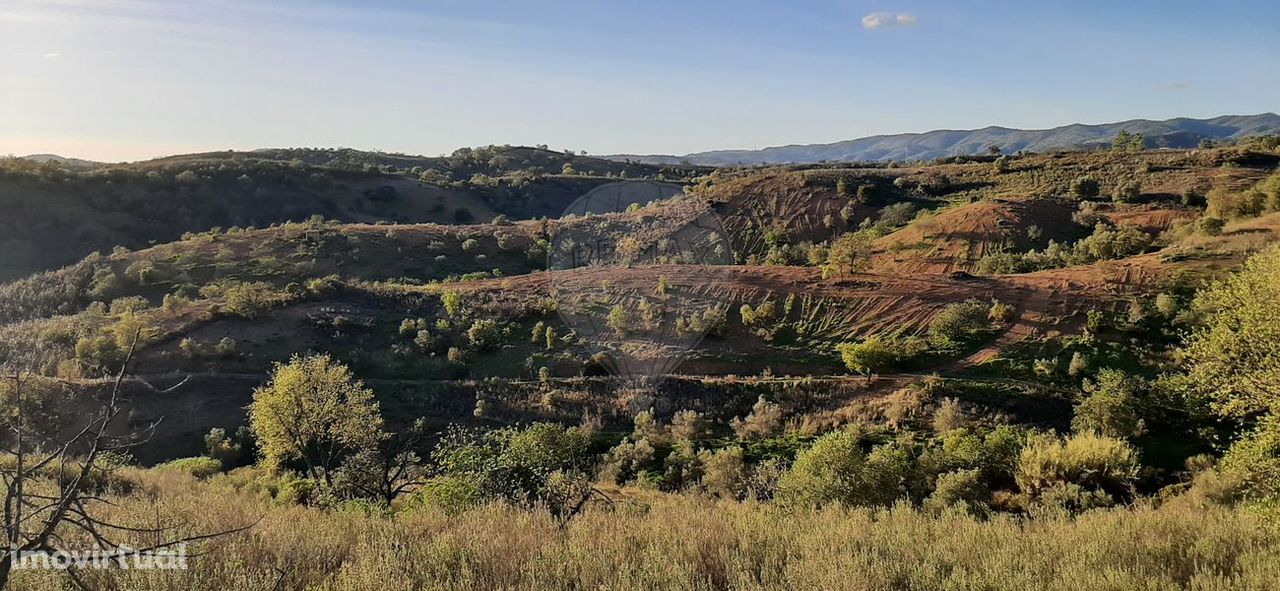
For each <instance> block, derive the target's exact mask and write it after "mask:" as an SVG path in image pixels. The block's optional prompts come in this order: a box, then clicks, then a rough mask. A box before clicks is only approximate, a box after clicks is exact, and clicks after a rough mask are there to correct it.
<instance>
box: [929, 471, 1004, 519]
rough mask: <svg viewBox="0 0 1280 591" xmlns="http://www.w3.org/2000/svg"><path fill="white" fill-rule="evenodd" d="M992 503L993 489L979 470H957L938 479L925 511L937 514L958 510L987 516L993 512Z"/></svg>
mask: <svg viewBox="0 0 1280 591" xmlns="http://www.w3.org/2000/svg"><path fill="white" fill-rule="evenodd" d="M990 501H991V489H989V488H987V485H986V483H985V482H983V479H982V475H981V473H980V472H979V471H978V470H957V471H955V472H948V473H946V474H943V475H941V476H939V477H938V482H937V485H936V486H935V488H934V490H933V493H931V494H930V495H929V496H928V497H927V498H926V499H925V500H924V504H923V509H924V510H925V511H929V512H931V513H934V514H937V513H942V512H945V511H948V510H953V509H957V508H958V509H960V510H963V511H965V512H966V513H969V514H971V515H986V514H988V513H990V512H991V506H990Z"/></svg>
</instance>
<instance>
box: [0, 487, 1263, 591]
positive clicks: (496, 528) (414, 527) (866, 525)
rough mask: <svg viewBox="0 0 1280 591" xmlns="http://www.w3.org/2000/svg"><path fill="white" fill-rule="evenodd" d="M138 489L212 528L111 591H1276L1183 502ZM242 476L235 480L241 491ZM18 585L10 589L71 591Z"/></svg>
mask: <svg viewBox="0 0 1280 591" xmlns="http://www.w3.org/2000/svg"><path fill="white" fill-rule="evenodd" d="M131 477H132V478H134V479H136V480H138V481H139V483H140V484H139V485H138V486H136V487H135V488H134V490H133V492H132V493H131V495H130V496H129V497H126V498H123V499H121V500H122V501H123V502H122V503H121V504H120V506H119V507H118V508H115V509H112V510H111V513H113V514H114V515H113V517H115V518H117V519H121V520H125V521H129V522H131V523H137V524H143V523H152V524H153V523H154V522H155V520H156V516H157V515H160V516H171V517H176V518H181V519H183V520H188V521H189V524H188V525H187V526H186V527H188V528H190V530H191V531H200V530H204V531H209V530H213V529H219V528H225V527H228V526H235V525H240V524H244V523H252V522H254V521H256V520H259V519H260V520H261V521H260V522H258V523H257V525H256V526H255V527H254V528H253V529H252V530H251V531H250V532H249V533H246V534H240V535H236V536H232V537H228V538H224V539H220V540H217V541H215V542H212V543H209V544H206V546H205V547H204V548H203V551H204V552H205V554H204V555H203V556H200V557H198V558H196V559H195V560H194V562H193V567H192V569H191V570H189V571H185V572H165V573H156V572H150V573H148V572H143V571H111V572H100V573H92V574H91V578H92V579H93V580H94V582H95V583H96V584H97V585H98V586H100V587H102V588H120V589H138V590H152V589H154V590H161V589H163V590H183V591H186V590H201V589H264V590H267V589H318V590H339V589H350V590H368V589H378V590H385V591H393V590H402V589H403V590H409V589H859V590H862V589H867V590H870V589H930V590H933V589H1027V590H1031V589H1036V590H1039V589H1064V590H1067V589H1070V590H1076V589H1268V588H1272V587H1273V585H1274V582H1275V581H1276V580H1280V538H1278V537H1277V536H1276V534H1277V522H1276V521H1275V520H1274V519H1273V518H1269V517H1266V516H1264V515H1261V514H1257V513H1252V512H1248V511H1232V510H1228V509H1222V508H1215V507H1199V506H1195V505H1193V504H1191V503H1189V502H1174V503H1169V504H1166V505H1165V506H1163V507H1161V508H1154V507H1146V506H1143V507H1138V508H1133V509H1116V510H1108V511H1095V512H1092V513H1088V514H1085V515H1084V516H1082V517H1078V518H1075V519H1070V518H1066V517H1061V518H1055V517H1047V518H1039V519H1037V520H1034V521H1028V520H1021V519H1017V518H1013V517H1007V516H1001V517H997V518H994V519H992V520H989V521H982V520H977V519H974V518H971V517H968V516H965V515H959V514H953V515H943V516H941V517H931V516H929V515H927V514H924V513H921V512H919V511H917V510H914V509H911V508H908V507H900V508H897V509H893V510H889V511H867V510H859V511H843V510H835V509H832V510H825V511H822V512H817V513H784V512H782V511H780V510H778V509H776V508H774V507H771V506H768V505H757V504H737V503H724V502H713V501H709V500H704V499H698V498H692V497H673V496H663V495H656V494H651V495H646V496H642V497H635V498H636V499H637V500H630V501H626V502H619V503H618V504H616V505H615V506H614V507H613V508H612V509H606V508H596V509H593V510H590V511H588V512H587V513H586V514H585V515H583V516H581V517H579V518H578V519H576V520H574V521H572V522H571V523H569V525H568V526H567V527H565V528H560V527H558V526H557V525H556V524H555V523H554V522H553V521H552V520H551V519H550V518H549V517H547V516H546V515H544V514H541V513H535V512H529V511H525V510H521V509H515V508H510V507H504V506H490V507H486V508H482V509H478V510H474V511H471V512H468V513H464V514H461V515H457V516H450V515H446V514H444V513H440V512H437V511H434V510H416V511H402V512H399V513H396V514H394V515H385V514H381V513H378V512H368V511H362V510H356V509H347V510H329V511H324V510H320V509H315V508H307V507H298V506H281V505H277V504H274V503H273V502H272V501H270V500H269V499H268V497H267V496H266V495H265V494H264V493H263V492H262V491H257V492H255V491H253V490H251V489H252V487H245V488H242V489H236V488H233V487H232V486H231V485H230V483H231V479H230V478H226V477H224V478H221V479H215V480H213V481H210V482H204V483H202V482H197V481H195V480H192V479H191V478H190V477H187V476H185V475H182V474H178V473H175V472H171V471H170V472H159V471H150V472H140V471H139V472H135V473H132V474H131ZM246 480H247V479H243V478H242V479H240V483H241V484H243V483H244V482H245V481H246ZM61 585H62V579H61V578H60V577H59V576H58V575H57V574H56V573H45V572H33V571H23V572H19V573H18V574H17V576H16V579H15V580H14V581H13V583H12V586H11V588H12V589H15V590H40V591H43V590H46V589H53V588H60V586H61Z"/></svg>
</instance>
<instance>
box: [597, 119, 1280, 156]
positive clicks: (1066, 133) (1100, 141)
mask: <svg viewBox="0 0 1280 591" xmlns="http://www.w3.org/2000/svg"><path fill="white" fill-rule="evenodd" d="M1121 131H1128V132H1129V133H1140V134H1142V135H1143V137H1144V138H1145V140H1146V145H1147V147H1149V148H1194V147H1196V146H1197V145H1198V144H1199V143H1200V140H1203V139H1211V140H1234V139H1240V138H1244V137H1249V136H1256V135H1267V134H1275V133H1280V115H1276V114H1275V113H1263V114H1261V115H1228V116H1223V117H1214V118H1212V119H1188V118H1185V117H1179V118H1177V119H1168V120H1165V121H1151V120H1148V119H1133V120H1130V121H1121V122H1119V123H1105V124H1101V125H1083V124H1075V125H1064V126H1062V127H1055V128H1053V129H1009V128H1007V127H985V128H983V129H975V130H969V131H957V130H938V131H930V132H926V133H901V134H896V135H877V136H871V137H865V138H861V139H856V140H848V141H843V142H836V143H832V144H805V145H790V146H778V147H773V148H764V149H762V150H713V151H710V152H698V153H694V154H686V155H684V156H668V155H632V154H618V155H613V156H606V158H609V159H612V160H632V161H636V162H641V163H645V164H678V163H681V162H688V163H690V164H696V165H704V166H731V165H735V164H803V163H815V162H823V161H830V162H869V161H877V160H899V161H904V160H905V161H910V160H932V159H934V158H941V157H945V156H967V155H973V154H983V153H986V152H987V148H988V147H989V146H993V145H994V146H998V147H999V148H1000V149H1001V151H1003V152H1004V153H1006V154H1012V153H1014V152H1018V151H1021V150H1026V151H1029V152H1047V151H1052V150H1063V149H1087V148H1092V147H1100V146H1108V145H1110V144H1111V140H1112V139H1113V138H1114V137H1115V136H1116V134H1117V133H1120V132H1121Z"/></svg>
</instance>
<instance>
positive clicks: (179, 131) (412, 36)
mask: <svg viewBox="0 0 1280 591" xmlns="http://www.w3.org/2000/svg"><path fill="white" fill-rule="evenodd" d="M1277 31H1280V3H1278V2H1274V1H1240V2H1230V1H1222V2H1181V1H1176V0H1172V1H1153V0H1144V1H1134V2H1093V1H1078V2H1051V1H1050V2H1043V1H1042V2H983V1H971V2H962V1H958V0H936V1H921V2H907V1H903V0H878V1H865V2H864V1H861V0H858V1H843V2H837V1H828V0H814V1H804V0H795V1H792V2H785V1H777V2H766V1H761V0H738V1H735V2H698V1H697V0H689V1H686V2H675V1H667V0H646V1H626V2H609V1H605V0H596V1H589V0H581V1H579V0H543V1H540V2H535V1H530V0H525V1H514V0H512V1H506V0H502V1H488V2H483V1H471V2H465V1H455V0H440V1H418V2H410V1H391V0H383V1H373V2H360V3H356V2H337V1H315V0H312V1H309V2H302V1H293V0H288V1H260V2H241V1H230V0H214V1H203V0H189V1H180V0H174V1H170V2H152V1H147V0H97V1H93V0H43V1H39V2H34V1H27V0H0V154H3V153H14V154H26V153H37V152H55V153H61V154H65V155H71V156H80V157H86V158H93V159H102V160H135V159H142V158H148V157H152V156H158V155H163V154H169V153H177V152H191V151H199V150H213V149H228V148H230V149H251V148H257V147H281V146H329V147H337V146H347V147H355V148H362V149H382V150H388V151H403V152H409V153H419V154H439V153H447V152H451V151H452V150H453V149H455V148H457V147H459V146H464V145H484V144H507V143H509V144H525V145H531V144H539V143H546V144H549V145H551V146H552V147H556V148H569V149H575V150H587V151H589V152H591V153H596V154H603V153H618V152H633V153H650V152H662V153H686V152H692V151H699V150H706V149H714V148H759V147H765V146H770V145H779V144H787V143H814V142H828V141H838V140H842V139H850V138H854V137H861V136H865V135H873V134H879V133H899V132H907V131H927V130H930V129H938V128H950V129H968V128H977V127H984V126H986V125H1003V126H1008V127H1028V128H1043V127H1052V126H1055V125H1060V124H1066V123H1073V122H1086V123H1102V122H1110V121H1118V120H1123V119H1130V118H1139V117H1141V118H1168V117H1175V116H1193V117H1205V116H1214V115H1222V114H1253V113H1259V112H1266V111H1277V110H1280V34H1277Z"/></svg>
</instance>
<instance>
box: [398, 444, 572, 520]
mask: <svg viewBox="0 0 1280 591" xmlns="http://www.w3.org/2000/svg"><path fill="white" fill-rule="evenodd" d="M590 449H591V439H590V437H588V436H587V435H586V434H585V433H583V432H582V431H580V430H579V429H577V428H574V427H570V428H565V427H561V426H559V425H553V424H550V423H535V424H533V425H529V426H528V427H523V428H519V427H509V428H505V429H497V430H493V431H488V432H484V433H477V432H474V431H464V430H454V431H451V432H448V433H446V434H445V437H444V438H443V439H442V440H441V441H440V443H439V444H438V445H437V447H436V451H435V453H434V454H433V455H432V460H433V463H434V465H435V469H436V473H437V474H439V476H438V477H437V478H436V479H434V480H433V481H432V482H430V483H428V484H427V486H426V487H425V488H424V491H423V500H425V501H427V502H435V503H439V502H440V501H442V500H446V499H448V498H449V497H456V496H459V495H457V494H455V493H457V492H458V491H465V492H464V493H462V494H461V495H460V496H462V497H465V498H466V499H468V500H469V502H470V504H477V503H482V502H485V501H490V500H500V501H506V502H510V503H515V504H519V505H524V506H543V507H545V508H546V509H547V510H548V511H549V512H551V514H552V516H553V517H555V518H557V519H561V520H563V519H568V518H570V517H572V516H573V515H575V514H577V512H578V511H580V510H581V509H582V507H583V506H584V505H585V503H586V501H587V500H588V498H589V497H590V496H591V494H592V493H593V489H591V487H590V481H589V479H588V478H587V470H588V469H589V468H590V463H591V454H590ZM445 492H449V494H448V495H445V494H444V493H445Z"/></svg>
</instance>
